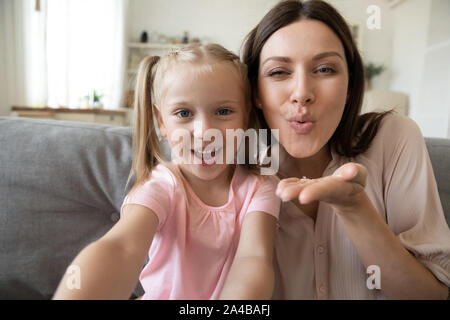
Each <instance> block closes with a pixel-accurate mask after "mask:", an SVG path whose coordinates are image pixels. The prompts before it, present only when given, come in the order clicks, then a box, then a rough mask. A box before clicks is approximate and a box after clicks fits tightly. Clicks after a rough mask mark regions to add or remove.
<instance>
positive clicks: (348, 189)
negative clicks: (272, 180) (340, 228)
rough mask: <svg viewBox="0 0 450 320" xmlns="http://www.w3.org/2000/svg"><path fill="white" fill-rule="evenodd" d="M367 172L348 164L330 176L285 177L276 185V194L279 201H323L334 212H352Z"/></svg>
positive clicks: (362, 189) (301, 202) (356, 164)
mask: <svg viewBox="0 0 450 320" xmlns="http://www.w3.org/2000/svg"><path fill="white" fill-rule="evenodd" d="M366 176H367V169H366V168H365V167H364V166H363V165H360V164H358V163H353V162H349V163H346V164H344V165H342V166H341V167H339V168H338V169H337V170H336V171H335V172H334V173H333V175H331V176H327V177H322V178H318V179H307V178H303V179H299V178H288V179H283V180H281V181H280V182H279V184H278V187H277V191H276V195H277V196H278V197H280V198H281V200H283V201H289V200H292V199H295V198H297V199H298V201H299V202H300V204H308V203H311V202H314V201H324V202H327V203H329V204H331V205H332V206H333V207H335V208H336V209H337V210H338V212H345V211H352V208H355V207H356V206H357V205H358V202H359V201H360V199H361V196H362V195H363V194H364V187H365V185H366Z"/></svg>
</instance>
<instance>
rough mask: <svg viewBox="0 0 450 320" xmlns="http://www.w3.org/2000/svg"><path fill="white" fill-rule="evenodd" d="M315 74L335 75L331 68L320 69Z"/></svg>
mask: <svg viewBox="0 0 450 320" xmlns="http://www.w3.org/2000/svg"><path fill="white" fill-rule="evenodd" d="M316 72H318V73H322V74H334V73H336V71H335V70H334V69H333V68H331V67H320V68H318V69H317V70H316Z"/></svg>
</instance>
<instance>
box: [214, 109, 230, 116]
mask: <svg viewBox="0 0 450 320" xmlns="http://www.w3.org/2000/svg"><path fill="white" fill-rule="evenodd" d="M217 114H218V115H219V116H228V115H229V114H231V110H230V109H226V108H224V109H220V110H219V111H217Z"/></svg>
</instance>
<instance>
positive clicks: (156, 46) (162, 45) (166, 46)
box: [128, 42, 179, 50]
mask: <svg viewBox="0 0 450 320" xmlns="http://www.w3.org/2000/svg"><path fill="white" fill-rule="evenodd" d="M177 46H179V45H177V44H170V43H141V42H130V43H128V48H137V49H161V50H164V49H171V48H173V47H177Z"/></svg>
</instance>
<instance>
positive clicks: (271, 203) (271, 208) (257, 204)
mask: <svg viewBox="0 0 450 320" xmlns="http://www.w3.org/2000/svg"><path fill="white" fill-rule="evenodd" d="M259 179H260V181H259V184H258V189H257V190H256V192H255V194H254V196H253V198H252V200H251V202H250V205H249V206H248V209H247V212H255V211H262V212H265V213H268V214H270V215H272V216H274V217H275V218H276V219H277V220H278V217H279V214H280V206H281V200H280V198H278V197H277V196H276V195H275V190H276V188H277V185H278V180H277V178H276V177H274V176H260V177H259Z"/></svg>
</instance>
